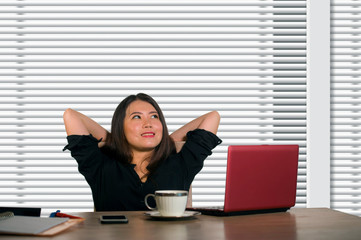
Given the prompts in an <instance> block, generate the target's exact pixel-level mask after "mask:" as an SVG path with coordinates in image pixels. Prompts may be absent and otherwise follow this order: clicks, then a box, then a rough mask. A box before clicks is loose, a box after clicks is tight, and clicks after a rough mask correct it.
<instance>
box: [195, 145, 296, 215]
mask: <svg viewBox="0 0 361 240" xmlns="http://www.w3.org/2000/svg"><path fill="white" fill-rule="evenodd" d="M298 152H299V147H298V145H231V146H229V147H228V157H227V176H226V188H225V197H224V206H223V207H221V208H219V207H199V208H191V209H189V210H195V211H200V212H201V213H202V214H206V215H207V214H208V215H237V214H249V213H264V212H277V211H286V210H288V209H289V208H291V207H293V206H294V205H295V202H296V189H297V169H298Z"/></svg>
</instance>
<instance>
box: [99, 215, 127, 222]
mask: <svg viewBox="0 0 361 240" xmlns="http://www.w3.org/2000/svg"><path fill="white" fill-rule="evenodd" d="M100 222H101V223H128V218H127V217H126V216H124V215H102V216H100Z"/></svg>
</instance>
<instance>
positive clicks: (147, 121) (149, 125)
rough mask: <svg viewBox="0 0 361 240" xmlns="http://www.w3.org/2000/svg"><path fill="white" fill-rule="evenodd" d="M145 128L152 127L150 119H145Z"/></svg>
mask: <svg viewBox="0 0 361 240" xmlns="http://www.w3.org/2000/svg"><path fill="white" fill-rule="evenodd" d="M143 126H144V127H148V128H149V127H152V124H151V122H150V119H144V122H143Z"/></svg>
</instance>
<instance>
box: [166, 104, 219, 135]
mask: <svg viewBox="0 0 361 240" xmlns="http://www.w3.org/2000/svg"><path fill="white" fill-rule="evenodd" d="M219 122H220V115H219V113H218V112H217V111H213V112H209V113H207V114H204V115H202V116H200V117H198V118H196V119H194V120H192V121H190V122H189V123H187V124H185V125H184V126H183V127H181V128H179V129H178V130H176V131H174V132H173V133H172V134H171V135H170V136H171V137H172V138H173V140H174V141H185V140H186V139H185V138H186V134H187V132H189V131H192V130H194V129H197V128H200V129H204V130H207V131H210V132H212V133H214V134H216V133H217V131H218V126H219Z"/></svg>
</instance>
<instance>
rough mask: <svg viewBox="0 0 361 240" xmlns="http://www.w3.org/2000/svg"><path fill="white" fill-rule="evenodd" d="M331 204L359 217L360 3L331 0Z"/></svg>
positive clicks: (360, 191) (360, 214)
mask: <svg viewBox="0 0 361 240" xmlns="http://www.w3.org/2000/svg"><path fill="white" fill-rule="evenodd" d="M331 16H332V25H331V29H332V32H331V34H332V35H331V36H332V37H331V40H332V49H331V54H332V77H331V84H332V88H331V90H332V94H331V99H332V102H331V106H332V107H331V112H332V115H331V119H332V122H331V124H332V134H331V135H332V138H331V143H332V146H331V151H332V152H331V168H332V171H331V174H332V178H331V191H332V194H331V207H332V208H334V209H338V210H341V211H345V212H348V213H351V214H355V215H358V216H361V161H360V159H361V149H360V145H361V143H360V140H361V135H360V131H361V115H360V113H361V78H360V69H361V68H360V66H361V65H360V61H361V58H360V55H361V51H360V47H361V45H360V42H361V35H360V33H361V31H360V30H361V2H360V1H341V0H337V1H336V0H333V1H332V15H331Z"/></svg>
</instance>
